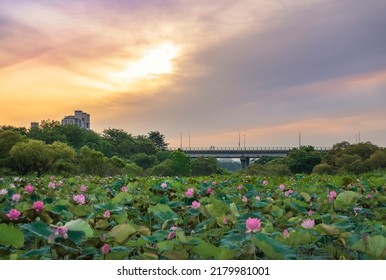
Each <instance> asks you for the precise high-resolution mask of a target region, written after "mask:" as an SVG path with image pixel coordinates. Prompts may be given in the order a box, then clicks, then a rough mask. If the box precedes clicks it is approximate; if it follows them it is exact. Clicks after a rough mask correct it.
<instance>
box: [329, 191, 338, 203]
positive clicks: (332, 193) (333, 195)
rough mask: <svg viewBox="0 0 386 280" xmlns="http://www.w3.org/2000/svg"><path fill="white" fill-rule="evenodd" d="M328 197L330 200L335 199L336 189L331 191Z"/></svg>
mask: <svg viewBox="0 0 386 280" xmlns="http://www.w3.org/2000/svg"><path fill="white" fill-rule="evenodd" d="M327 198H328V200H329V201H330V202H332V201H334V199H335V198H336V192H335V191H330V193H329V194H328V196H327Z"/></svg>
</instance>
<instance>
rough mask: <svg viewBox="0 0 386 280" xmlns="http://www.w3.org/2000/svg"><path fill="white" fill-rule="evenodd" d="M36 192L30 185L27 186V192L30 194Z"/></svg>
mask: <svg viewBox="0 0 386 280" xmlns="http://www.w3.org/2000/svg"><path fill="white" fill-rule="evenodd" d="M34 190H35V188H34V186H31V185H30V184H28V185H27V186H25V191H26V192H28V193H31V192H33V191H34Z"/></svg>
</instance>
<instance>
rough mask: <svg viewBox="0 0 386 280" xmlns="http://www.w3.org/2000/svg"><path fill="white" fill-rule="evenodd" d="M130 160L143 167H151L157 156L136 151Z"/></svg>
mask: <svg viewBox="0 0 386 280" xmlns="http://www.w3.org/2000/svg"><path fill="white" fill-rule="evenodd" d="M131 160H132V161H133V162H134V163H135V164H136V165H138V166H140V167H142V168H143V169H148V168H150V167H152V166H153V165H154V164H155V163H156V161H157V158H156V156H155V155H147V154H145V153H138V154H135V155H134V156H132V157H131Z"/></svg>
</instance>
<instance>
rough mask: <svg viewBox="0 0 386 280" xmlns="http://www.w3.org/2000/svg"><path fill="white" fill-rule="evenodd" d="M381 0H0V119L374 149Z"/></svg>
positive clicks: (382, 92) (383, 58)
mask: <svg viewBox="0 0 386 280" xmlns="http://www.w3.org/2000/svg"><path fill="white" fill-rule="evenodd" d="M385 15H386V1H385V0H366V1H363V0H339V1H337V0H277V1H276V0H243V1H234V0H216V1H209V0H194V1H193V0H191V1H188V0H162V1H161V0H158V1H156V0H146V1H145V0H126V1H123V0H103V1H102V0H94V1H86V0H83V1H81V0H67V1H62V0H34V1H30V0H17V1H15V0H0V125H8V124H10V125H15V126H25V127H29V124H30V122H32V121H41V120H46V119H51V120H61V118H63V117H64V116H65V115H70V114H73V112H74V110H76V109H79V110H83V111H85V112H87V113H89V114H90V115H91V128H92V129H93V130H95V131H97V132H101V131H102V130H103V129H105V128H108V127H112V128H121V129H124V130H126V131H128V132H129V133H131V134H133V135H138V134H147V132H149V131H152V130H158V131H160V132H161V133H162V134H164V135H165V136H166V142H168V143H170V146H180V136H181V133H182V136H183V137H182V139H183V146H188V137H189V135H190V139H191V146H211V145H213V146H217V147H220V146H237V145H238V143H239V134H240V135H241V142H242V143H241V145H244V143H243V142H244V135H245V142H246V146H297V145H298V133H299V131H300V132H301V135H302V144H304V145H313V146H331V145H333V144H334V143H337V142H340V141H344V140H346V141H349V142H351V143H355V141H356V135H357V134H358V132H360V134H361V140H362V141H371V142H373V143H374V144H377V145H379V146H386V16H385Z"/></svg>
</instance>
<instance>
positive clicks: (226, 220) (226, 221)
mask: <svg viewBox="0 0 386 280" xmlns="http://www.w3.org/2000/svg"><path fill="white" fill-rule="evenodd" d="M222 222H223V223H224V225H227V224H228V219H227V217H224V219H222Z"/></svg>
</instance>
